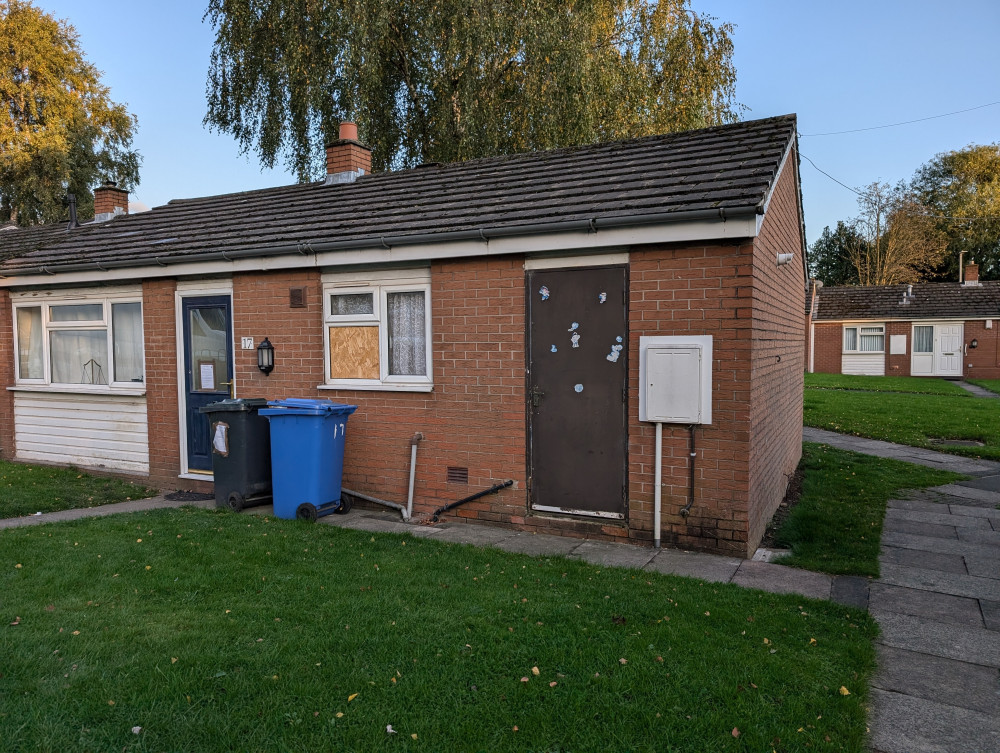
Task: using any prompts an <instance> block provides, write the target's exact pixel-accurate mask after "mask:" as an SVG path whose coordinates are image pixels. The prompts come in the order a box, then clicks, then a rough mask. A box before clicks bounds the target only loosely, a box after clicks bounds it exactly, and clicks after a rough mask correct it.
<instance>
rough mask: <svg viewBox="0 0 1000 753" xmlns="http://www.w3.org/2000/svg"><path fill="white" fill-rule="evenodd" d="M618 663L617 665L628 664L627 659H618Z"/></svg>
mask: <svg viewBox="0 0 1000 753" xmlns="http://www.w3.org/2000/svg"><path fill="white" fill-rule="evenodd" d="M618 663H619V664H628V659H619V660H618Z"/></svg>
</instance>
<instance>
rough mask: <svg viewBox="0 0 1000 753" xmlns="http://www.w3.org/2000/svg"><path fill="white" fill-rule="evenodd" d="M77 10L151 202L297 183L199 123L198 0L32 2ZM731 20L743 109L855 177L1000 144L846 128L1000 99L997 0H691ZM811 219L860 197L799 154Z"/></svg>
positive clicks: (926, 129) (925, 131) (951, 128)
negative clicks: (794, 122) (782, 124)
mask: <svg viewBox="0 0 1000 753" xmlns="http://www.w3.org/2000/svg"><path fill="white" fill-rule="evenodd" d="M35 4H36V5H37V6H38V7H41V8H43V9H44V10H46V11H48V12H49V13H51V14H52V15H55V16H57V17H59V18H65V19H67V20H68V21H70V22H71V23H72V24H73V25H74V26H75V27H76V29H77V31H78V32H79V34H80V43H81V46H82V48H83V50H84V52H85V54H86V55H87V58H88V59H89V60H90V61H91V62H92V63H93V64H94V65H96V66H97V67H98V68H99V69H100V70H102V71H103V72H104V82H105V83H106V84H107V85H108V86H110V87H111V90H112V95H113V98H114V99H115V100H116V101H118V102H123V103H125V104H127V105H128V107H129V109H130V110H131V111H132V112H133V113H134V114H135V115H136V116H138V118H139V130H138V134H137V137H136V140H135V146H136V148H137V149H138V150H139V152H140V153H141V154H142V157H143V164H142V169H141V177H142V183H141V184H140V185H139V187H138V188H137V189H136V191H135V192H134V193H133V199H138V200H139V201H141V202H143V203H145V204H147V205H149V206H157V205H160V204H164V203H166V202H167V201H169V200H170V199H172V198H181V197H192V196H206V195H211V194H218V193H227V192H231V191H241V190H246V189H250V188H259V187H264V186H274V185H281V184H286V183H291V182H294V178H293V176H292V175H291V174H290V173H288V172H286V171H284V170H281V169H276V170H262V169H261V168H260V166H259V164H258V163H257V161H256V160H255V159H254V157H253V156H252V155H249V156H242V155H240V153H239V148H238V146H237V144H236V142H235V140H234V139H233V138H232V137H230V136H227V135H219V134H215V133H211V132H209V131H208V130H207V129H206V128H205V127H204V126H203V125H202V119H203V117H204V115H205V80H206V73H207V71H208V59H209V54H210V52H211V48H212V33H211V28H210V27H209V26H208V24H206V23H203V22H202V15H203V13H204V8H205V2H204V0H173V1H172V2H169V3H153V2H135V3H122V2H121V0H116V2H107V1H105V0H88V2H86V3H84V2H81V1H80V0H35ZM692 5H693V8H694V9H695V10H696V11H698V12H702V13H708V14H711V15H714V16H715V17H716V18H717V19H718V20H719V21H728V22H731V23H733V24H735V25H736V29H735V32H734V39H735V56H734V57H735V64H736V68H737V77H738V78H737V92H736V93H737V99H738V101H739V102H740V103H742V104H743V105H745V106H746V108H747V110H746V111H745V113H744V117H745V118H747V119H750V118H763V117H769V116H772V115H781V114H785V113H791V112H794V113H797V114H798V116H799V132H800V133H801V134H803V135H802V138H801V140H800V148H801V151H802V154H803V155H804V156H805V157H809V158H810V159H812V160H813V161H814V162H815V163H816V164H817V165H818V166H819V167H820V168H822V169H823V170H825V171H826V172H828V173H830V174H831V175H833V176H834V177H835V178H837V179H838V180H840V181H842V182H843V183H846V184H847V185H849V186H853V187H859V186H863V185H866V184H868V183H871V182H872V181H874V180H882V181H887V182H889V183H895V182H897V181H899V180H904V179H909V178H910V177H911V176H912V174H913V172H914V171H915V170H916V169H917V168H918V167H919V166H920V165H921V164H923V163H924V162H926V161H927V160H929V159H930V158H931V157H933V156H934V155H935V154H937V153H939V152H943V151H949V150H953V149H960V148H962V147H964V146H966V145H968V144H970V143H978V144H985V143H994V142H998V141H1000V127H998V124H1000V105H994V106H991V107H985V108H981V109H976V110H973V111H971V112H965V113H962V114H958V115H952V116H949V117H943V118H937V119H934V120H927V121H924V122H921V123H914V124H910V125H904V126H899V127H894V128H884V129H878V130H869V131H863V132H860V133H852V134H842V135H837V136H817V135H811V134H820V133H827V132H830V131H843V130H851V129H858V128H871V127H873V126H881V125H886V124H891V123H898V122H901V121H909V120H914V119H918V118H926V117H929V116H934V115H940V114H943V113H950V112H954V111H957V110H966V109H968V108H974V107H978V106H980V105H985V104H987V103H990V102H997V101H1000V78H998V77H997V75H996V71H997V66H996V52H995V50H996V35H997V31H998V29H1000V3H998V2H996V0H953V1H952V2H948V3H940V2H937V3H932V2H929V0H907V1H903V0H867V2H859V1H857V0H837V2H830V3H819V2H815V1H814V0H757V2H751V1H750V0H693V2H692ZM801 174H802V189H803V197H804V204H805V216H806V231H807V235H808V239H809V241H810V242H812V241H813V240H815V239H816V238H817V237H818V236H819V234H820V233H821V232H822V230H823V227H824V226H825V225H834V224H836V222H837V220H838V219H846V218H848V217H850V216H852V215H853V214H854V213H855V211H856V203H855V196H854V195H853V194H852V193H851V192H850V191H848V190H847V189H845V188H842V187H841V186H839V185H837V184H836V183H834V182H833V181H832V180H830V179H829V178H827V177H825V176H823V175H822V174H821V173H819V172H817V170H816V169H814V168H813V167H812V165H810V164H809V163H808V162H807V161H805V160H804V159H803V160H802V166H801Z"/></svg>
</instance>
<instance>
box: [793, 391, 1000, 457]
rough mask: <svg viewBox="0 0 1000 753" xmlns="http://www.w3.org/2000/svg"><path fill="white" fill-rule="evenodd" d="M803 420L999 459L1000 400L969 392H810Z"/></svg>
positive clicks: (825, 427)
mask: <svg viewBox="0 0 1000 753" xmlns="http://www.w3.org/2000/svg"><path fill="white" fill-rule="evenodd" d="M876 378H877V377H876ZM802 418H803V422H804V423H805V425H806V426H815V427H818V428H820V429H829V430H831V431H836V432H840V433H842V434H854V435H856V436H860V437H870V438H872V439H883V440H886V441H888V442H898V443H899V444H905V445H911V446H913V447H927V448H929V449H933V450H940V451H942V452H951V453H954V454H957V455H967V456H970V457H982V458H991V459H995V460H1000V400H989V399H984V398H977V397H973V396H971V395H968V393H966V394H965V395H964V396H961V397H951V396H947V395H914V394H904V393H895V392H885V393H872V392H849V391H839V390H827V389H813V388H809V389H806V391H805V408H804V411H803V417H802ZM933 439H959V440H972V441H978V442H983V443H985V446H984V447H955V446H948V445H940V444H937V443H935V442H933V441H931V440H933Z"/></svg>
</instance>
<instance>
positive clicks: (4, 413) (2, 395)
mask: <svg viewBox="0 0 1000 753" xmlns="http://www.w3.org/2000/svg"><path fill="white" fill-rule="evenodd" d="M12 317H13V309H12V308H11V302H10V293H8V292H7V291H6V290H3V289H0V458H3V459H4V460H10V459H12V458H13V457H14V393H13V392H11V391H10V390H8V389H7V388H8V387H12V386H13V385H14V359H15V358H17V353H15V352H14V322H13V318H12Z"/></svg>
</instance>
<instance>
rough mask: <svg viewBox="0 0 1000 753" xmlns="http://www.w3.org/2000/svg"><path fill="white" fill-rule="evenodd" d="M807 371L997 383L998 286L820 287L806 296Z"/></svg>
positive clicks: (972, 270)
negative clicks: (962, 379) (807, 300)
mask: <svg viewBox="0 0 1000 753" xmlns="http://www.w3.org/2000/svg"><path fill="white" fill-rule="evenodd" d="M807 296H808V297H809V302H808V303H807V306H808V311H807V316H806V358H807V361H808V368H809V371H810V372H822V373H827V374H868V375H875V376H934V377H945V378H949V379H961V378H979V379H998V378H1000V338H998V336H997V329H998V327H1000V323H998V320H1000V282H980V280H979V267H978V265H976V264H974V263H973V264H969V265H968V266H966V267H965V274H964V281H963V282H960V283H959V282H936V283H923V284H916V285H885V286H870V287H857V286H855V287H846V286H845V287H834V288H826V287H822V286H817V285H815V284H814V285H813V286H811V287H810V289H809V290H808V291H807Z"/></svg>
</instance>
